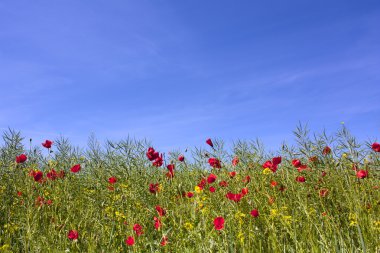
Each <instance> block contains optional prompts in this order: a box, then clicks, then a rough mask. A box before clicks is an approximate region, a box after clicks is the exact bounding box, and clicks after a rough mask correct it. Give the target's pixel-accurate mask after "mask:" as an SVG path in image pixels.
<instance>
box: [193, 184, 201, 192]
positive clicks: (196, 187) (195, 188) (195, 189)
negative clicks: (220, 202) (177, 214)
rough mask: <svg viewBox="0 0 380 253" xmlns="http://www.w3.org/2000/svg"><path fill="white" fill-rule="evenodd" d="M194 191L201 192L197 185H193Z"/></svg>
mask: <svg viewBox="0 0 380 253" xmlns="http://www.w3.org/2000/svg"><path fill="white" fill-rule="evenodd" d="M194 191H195V192H196V193H201V192H202V188H201V187H199V186H198V185H197V186H195V187H194Z"/></svg>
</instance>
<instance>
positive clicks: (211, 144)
mask: <svg viewBox="0 0 380 253" xmlns="http://www.w3.org/2000/svg"><path fill="white" fill-rule="evenodd" d="M206 143H207V144H208V145H210V146H211V147H212V148H213V147H214V144H213V143H212V140H211V139H210V138H208V139H207V140H206Z"/></svg>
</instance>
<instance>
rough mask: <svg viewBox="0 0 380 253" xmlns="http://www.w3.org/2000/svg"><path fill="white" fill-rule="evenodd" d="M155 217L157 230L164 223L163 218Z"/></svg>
mask: <svg viewBox="0 0 380 253" xmlns="http://www.w3.org/2000/svg"><path fill="white" fill-rule="evenodd" d="M153 219H154V228H155V229H156V230H159V229H160V227H161V225H162V223H161V220H160V219H159V218H157V217H154V218H153Z"/></svg>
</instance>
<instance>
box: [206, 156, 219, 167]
mask: <svg viewBox="0 0 380 253" xmlns="http://www.w3.org/2000/svg"><path fill="white" fill-rule="evenodd" d="M208 163H209V164H210V166H211V167H213V168H215V169H220V168H222V166H221V165H220V161H219V159H217V158H214V157H211V158H209V159H208Z"/></svg>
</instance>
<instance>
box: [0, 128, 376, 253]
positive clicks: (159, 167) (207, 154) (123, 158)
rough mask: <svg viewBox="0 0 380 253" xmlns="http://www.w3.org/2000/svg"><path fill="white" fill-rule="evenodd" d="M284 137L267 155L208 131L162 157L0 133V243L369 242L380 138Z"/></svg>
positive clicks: (214, 246)
mask: <svg viewBox="0 0 380 253" xmlns="http://www.w3.org/2000/svg"><path fill="white" fill-rule="evenodd" d="M294 134H295V140H296V142H295V144H294V145H288V144H285V143H284V144H283V145H282V147H281V149H280V150H278V151H276V152H267V151H266V150H265V149H264V147H263V145H262V143H260V141H257V140H255V141H242V140H238V141H236V142H234V144H233V147H232V148H230V149H226V148H225V145H224V143H223V141H222V140H217V139H208V140H204V141H202V143H200V144H199V146H200V147H198V148H193V149H192V150H175V151H172V152H168V153H166V154H162V153H160V152H159V150H160V148H159V147H156V146H154V145H152V144H151V143H149V142H148V141H145V140H142V141H139V140H134V139H132V138H127V139H124V140H121V141H106V142H105V143H102V144H100V143H99V142H98V141H97V140H96V138H95V137H94V136H92V137H90V138H89V142H88V145H87V147H86V148H85V149H80V148H78V147H74V146H73V145H71V144H70V142H69V140H68V139H66V138H63V137H62V138H59V139H57V140H54V141H49V140H46V141H45V139H43V136H41V140H38V141H37V144H36V145H34V143H35V142H36V141H35V140H30V144H29V145H25V140H24V139H23V138H22V136H21V133H19V132H17V131H14V130H8V131H5V132H4V133H3V143H2V146H1V149H0V180H1V181H0V199H1V201H2V204H1V207H0V252H376V251H379V250H380V180H379V179H380V144H378V143H377V142H376V141H375V140H369V141H368V142H363V143H362V142H358V141H357V140H356V139H355V138H354V137H353V136H352V135H351V134H350V133H349V131H348V130H347V128H346V127H345V126H344V125H343V126H342V129H340V130H339V131H338V132H337V133H335V134H332V135H328V134H326V133H325V132H323V133H321V134H311V133H310V132H309V130H308V129H307V128H306V127H305V126H299V127H297V129H296V130H295V131H294ZM41 142H43V143H42V145H41Z"/></svg>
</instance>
